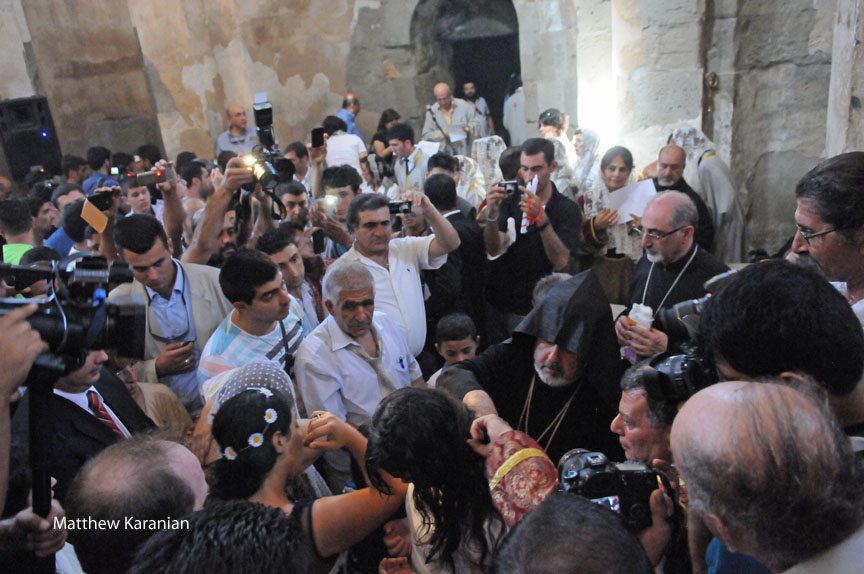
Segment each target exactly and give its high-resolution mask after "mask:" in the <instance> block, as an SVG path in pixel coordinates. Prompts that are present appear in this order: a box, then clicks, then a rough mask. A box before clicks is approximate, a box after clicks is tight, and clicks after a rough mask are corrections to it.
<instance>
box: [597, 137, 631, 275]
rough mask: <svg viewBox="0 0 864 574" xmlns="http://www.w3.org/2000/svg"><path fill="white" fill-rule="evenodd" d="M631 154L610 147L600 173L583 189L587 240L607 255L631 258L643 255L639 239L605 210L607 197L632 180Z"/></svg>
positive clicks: (624, 150) (602, 161)
mask: <svg viewBox="0 0 864 574" xmlns="http://www.w3.org/2000/svg"><path fill="white" fill-rule="evenodd" d="M632 173H633V154H631V153H630V150H628V149H627V148H626V147H621V146H616V147H613V148H610V149H609V151H607V152H606V153H605V154H604V155H603V159H601V160H600V175H601V177H595V178H594V183H593V184H592V185H591V186H590V187H589V188H588V189H586V190H585V217H586V225H585V230H584V236H585V240H586V242H588V243H590V244H595V245H598V247H599V249H598V251H599V252H600V253H605V254H606V255H607V256H608V255H616V254H617V255H626V256H627V257H629V258H630V259H631V260H633V261H638V260H639V258H640V257H642V242H641V238H640V237H638V236H635V235H633V234H631V233H630V227H631V226H630V225H629V224H627V223H622V222H619V221H618V213H617V212H615V211H613V210H611V209H608V208H607V205H608V202H609V196H610V194H612V193H615V192H616V191H617V190H619V189H621V188H623V187H625V186H626V185H628V184H629V183H630V182H631V175H632Z"/></svg>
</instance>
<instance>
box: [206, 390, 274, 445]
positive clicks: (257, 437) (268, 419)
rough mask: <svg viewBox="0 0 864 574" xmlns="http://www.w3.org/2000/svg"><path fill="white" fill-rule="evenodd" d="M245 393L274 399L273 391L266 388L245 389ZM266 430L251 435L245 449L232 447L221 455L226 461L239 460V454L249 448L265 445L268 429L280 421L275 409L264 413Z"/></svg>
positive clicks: (271, 408) (269, 409)
mask: <svg viewBox="0 0 864 574" xmlns="http://www.w3.org/2000/svg"><path fill="white" fill-rule="evenodd" d="M245 391H252V392H257V393H258V394H260V395H263V396H264V397H266V398H268V399H269V398H271V397H273V391H271V390H270V389H268V388H266V387H249V388H247V389H245ZM263 418H264V428H263V429H261V431H260V432H256V433H252V434H250V435H249V438H247V439H246V445H245V446H243V448H241V449H238V450H234V449H233V448H231V447H230V446H228V447H225V450H223V451H222V453H221V455H220V456H221V458H224V459H225V460H232V461H233V460H237V455H238V453H241V452H243V451H244V450H246V449H249V448H258V447H260V446H262V445H263V444H264V441H265V438H264V437H265V435H266V434H267V429H268V428H270V425H272V424H273V423H275V422H276V421H277V420H279V413H278V412H276V409H274V408H273V407H267V409H265V411H264V417H263Z"/></svg>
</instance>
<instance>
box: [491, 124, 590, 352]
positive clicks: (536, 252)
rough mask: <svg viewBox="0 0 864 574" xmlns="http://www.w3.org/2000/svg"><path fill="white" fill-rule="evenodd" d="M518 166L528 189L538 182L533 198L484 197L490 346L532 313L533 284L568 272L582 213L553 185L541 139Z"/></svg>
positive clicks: (498, 190)
mask: <svg viewBox="0 0 864 574" xmlns="http://www.w3.org/2000/svg"><path fill="white" fill-rule="evenodd" d="M520 162H521V170H520V175H521V179H522V181H523V182H525V184H526V186H530V185H532V183H531V182H532V180H533V179H534V178H536V194H532V193H530V192H528V191H527V189H526V187H520V188H519V189H518V190H516V191H514V192H512V193H509V194H508V193H507V191H505V189H504V188H503V187H501V186H495V187H493V188H492V189H490V190H489V194H488V195H487V196H486V204H487V209H486V218H487V221H488V223H487V224H486V226H485V228H484V230H483V240H484V243H485V244H486V254H487V256H488V257H489V259H491V260H492V261H491V264H490V271H489V278H488V281H487V284H486V285H487V287H486V300H487V301H488V302H489V304H490V307H491V309H489V311H490V315H492V316H490V317H488V321H489V326H490V331H489V337H490V342H497V341H501V340H503V339H505V338H507V337H508V336H509V335H510V331H512V329H513V328H514V327H515V326H516V325H517V324H518V323H519V321H520V320H521V319H522V318H523V317H524V316H525V315H527V314H528V312H529V311H530V310H531V291H532V290H533V289H534V284H535V283H537V280H538V279H540V278H541V277H543V276H545V275H547V274H549V273H551V272H552V271H566V270H567V269H568V267H569V266H570V260H571V256H573V255H576V254H577V253H578V250H579V238H580V229H581V226H582V212H581V211H580V210H579V206H578V205H576V204H575V203H573V202H572V201H569V200H567V199H566V198H565V197H564V196H563V195H561V194H560V193H558V190H557V189H556V188H555V184H554V183H552V180H551V176H552V173H554V172H555V170H556V169H557V167H558V165H557V163H556V162H555V148H554V146H553V145H552V143H551V142H550V141H549V140H546V139H542V138H532V139H529V140H527V141H525V143H524V144H523V145H522V153H521V156H520ZM511 219H512V220H513V223H512V224H508V220H511ZM508 226H512V227H511V228H510V230H508ZM514 236H515V237H514Z"/></svg>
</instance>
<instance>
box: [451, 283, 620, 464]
mask: <svg viewBox="0 0 864 574" xmlns="http://www.w3.org/2000/svg"><path fill="white" fill-rule="evenodd" d="M622 366H623V365H622V362H621V360H620V358H619V356H618V346H617V345H616V343H615V334H614V329H613V326H612V313H611V311H610V309H609V303H608V301H607V300H606V296H605V295H604V294H603V289H602V288H601V287H600V283H599V281H598V280H597V278H596V276H595V275H594V272H593V271H586V272H584V273H580V274H579V275H576V276H574V277H572V278H571V279H568V280H566V281H564V282H563V283H561V284H559V285H557V286H555V287H553V288H552V289H551V290H550V291H549V293H548V294H547V295H546V297H545V298H544V299H543V301H542V302H541V303H540V304H539V305H537V306H536V307H535V308H534V309H533V310H532V311H531V313H529V314H528V316H526V317H525V319H524V320H523V321H522V322H521V323H520V324H519V325H518V326H517V327H516V329H515V330H514V331H513V337H512V339H509V340H507V341H505V342H503V343H499V344H497V345H493V346H491V347H489V348H488V349H486V351H484V352H483V353H482V354H481V355H480V356H479V357H477V358H476V359H473V360H471V361H465V362H463V363H458V364H456V365H454V366H453V367H452V368H451V370H453V369H464V370H466V371H468V372H469V373H471V374H472V375H473V377H467V378H466V377H458V378H456V377H450V378H448V381H453V382H454V383H455V384H453V385H450V384H448V383H447V381H442V380H439V383H438V387H439V388H442V389H444V390H446V391H448V392H451V393H452V394H454V395H456V396H457V397H458V398H462V399H463V400H466V401H468V402H474V403H476V402H477V399H480V398H481V397H482V399H484V400H488V399H491V401H492V402H494V404H495V408H496V409H497V411H498V414H499V415H500V416H501V418H503V419H504V420H505V421H507V422H508V423H509V424H510V425H511V426H512V427H513V428H515V429H518V430H522V431H524V432H526V433H528V435H529V436H531V437H532V438H534V439H535V440H536V441H537V442H538V443H539V444H540V445H541V446H542V447H543V448H544V449H545V450H546V452H547V453H548V455H549V457H550V458H551V459H552V460H553V461H557V460H558V459H559V458H561V455H563V454H564V453H566V452H567V451H569V450H571V449H574V448H586V449H588V450H592V451H600V452H603V453H605V454H606V455H607V456H608V457H609V458H610V459H611V460H622V459H623V452H622V451H621V447H620V445H619V443H618V437H617V436H616V435H615V434H613V433H612V432H611V431H610V430H609V424H610V423H611V422H612V419H613V418H615V416H616V414H617V409H618V399H619V398H620V396H621V391H620V388H619V386H618V381H619V379H620V378H621V374H622V372H623V368H622ZM442 379H444V377H442ZM472 393H473V394H472ZM484 395H485V396H484Z"/></svg>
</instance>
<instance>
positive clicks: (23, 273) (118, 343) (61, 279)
mask: <svg viewBox="0 0 864 574" xmlns="http://www.w3.org/2000/svg"><path fill="white" fill-rule="evenodd" d="M0 278H2V279H3V280H5V281H6V283H7V284H8V285H10V286H13V287H15V288H16V289H19V290H20V289H23V288H24V287H27V286H28V285H31V284H33V283H34V282H36V281H39V280H40V279H45V280H47V281H48V293H47V294H46V296H45V297H44V298H42V299H15V298H6V299H0V315H6V314H7V313H8V312H9V311H11V310H12V309H14V308H16V307H20V306H21V305H22V304H26V303H39V304H40V309H39V311H38V312H36V313H34V314H33V315H31V316H30V317H29V318H28V321H29V322H30V324H31V325H32V327H33V328H34V329H36V330H37V331H38V332H39V334H40V335H41V337H42V339H44V340H45V342H47V343H48V346H49V348H50V349H51V353H53V354H54V355H57V356H59V357H61V358H62V359H63V363H64V369H65V370H66V371H69V370H73V369H74V368H76V367H77V366H78V364H79V363H80V361H81V360H82V358H83V357H84V355H86V353H87V351H90V350H96V349H105V350H110V351H112V352H116V354H117V355H119V356H122V357H129V358H143V356H144V336H145V324H146V322H145V313H144V306H143V305H137V304H131V303H130V304H113V303H108V301H107V292H108V285H109V284H113V283H129V282H131V281H132V272H131V270H130V269H129V266H128V265H127V264H125V263H116V262H115V263H113V264H111V265H109V264H108V263H107V261H106V260H105V259H104V258H103V257H92V256H89V257H82V258H80V259H76V260H74V261H71V262H69V263H68V264H66V265H61V264H59V263H54V264H47V263H46V264H44V265H42V264H39V265H37V266H34V267H23V266H18V265H9V264H6V263H3V264H0ZM55 283H56V285H57V289H56V291H55V289H54V284H55Z"/></svg>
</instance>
